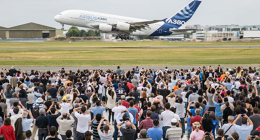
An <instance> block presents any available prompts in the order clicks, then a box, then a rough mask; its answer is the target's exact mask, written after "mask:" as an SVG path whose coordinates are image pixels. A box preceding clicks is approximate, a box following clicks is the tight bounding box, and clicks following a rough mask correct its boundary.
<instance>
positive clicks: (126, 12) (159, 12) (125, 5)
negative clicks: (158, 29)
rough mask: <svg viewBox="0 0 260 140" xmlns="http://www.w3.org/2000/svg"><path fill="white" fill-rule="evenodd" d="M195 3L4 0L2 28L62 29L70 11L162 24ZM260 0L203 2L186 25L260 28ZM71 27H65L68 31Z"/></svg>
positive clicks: (185, 0) (179, 0)
mask: <svg viewBox="0 0 260 140" xmlns="http://www.w3.org/2000/svg"><path fill="white" fill-rule="evenodd" d="M190 2H191V0H1V5H0V13H1V14H0V15H1V20H0V26H3V27H12V26H17V25H21V24H25V23H28V22H35V23H38V24H42V25H46V26H51V27H55V28H59V29H60V28H61V25H60V24H59V23H57V22H55V21H54V19H53V17H54V16H55V15H57V14H58V13H60V12H62V11H65V10H69V9H77V10H87V11H94V12H101V13H107V14H115V15H120V16H127V17H134V18H141V19H148V20H161V19H164V18H167V17H170V16H172V15H174V14H175V13H177V12H178V11H179V10H180V9H182V8H183V7H184V6H186V5H187V4H188V3H190ZM259 5H260V0H202V4H201V5H200V7H199V8H198V10H197V11H196V13H195V14H194V16H193V17H192V18H191V20H189V21H188V22H187V23H186V25H193V24H200V25H204V26H205V25H228V24H238V25H259V24H260V18H259V13H260V8H259ZM69 27H70V26H65V29H68V28H69Z"/></svg>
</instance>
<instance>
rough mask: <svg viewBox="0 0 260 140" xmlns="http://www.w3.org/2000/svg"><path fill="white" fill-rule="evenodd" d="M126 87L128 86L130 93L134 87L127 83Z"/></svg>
mask: <svg viewBox="0 0 260 140" xmlns="http://www.w3.org/2000/svg"><path fill="white" fill-rule="evenodd" d="M126 86H128V88H129V91H130V92H131V90H132V88H134V87H135V86H134V85H133V84H132V83H129V82H127V84H126Z"/></svg>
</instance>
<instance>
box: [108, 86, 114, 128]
mask: <svg viewBox="0 0 260 140" xmlns="http://www.w3.org/2000/svg"><path fill="white" fill-rule="evenodd" d="M106 96H107V105H106V107H107V108H108V113H109V114H108V121H109V123H111V122H112V124H114V112H113V111H112V109H113V108H114V107H115V106H116V94H115V91H114V89H112V88H111V87H109V88H108V89H107V91H106ZM111 116H112V120H111ZM110 120H111V121H110Z"/></svg>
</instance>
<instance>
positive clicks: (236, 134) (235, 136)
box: [231, 132, 239, 140]
mask: <svg viewBox="0 0 260 140" xmlns="http://www.w3.org/2000/svg"><path fill="white" fill-rule="evenodd" d="M231 136H232V137H233V138H234V139H235V140H239V135H238V133H237V132H233V133H232V134H231Z"/></svg>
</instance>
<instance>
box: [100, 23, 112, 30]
mask: <svg viewBox="0 0 260 140" xmlns="http://www.w3.org/2000/svg"><path fill="white" fill-rule="evenodd" d="M99 30H100V31H104V32H110V31H112V26H111V25H107V24H99Z"/></svg>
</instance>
